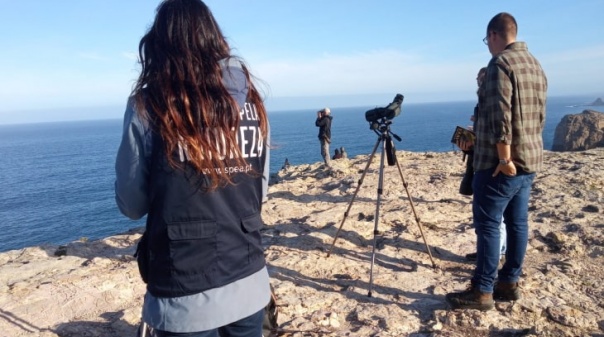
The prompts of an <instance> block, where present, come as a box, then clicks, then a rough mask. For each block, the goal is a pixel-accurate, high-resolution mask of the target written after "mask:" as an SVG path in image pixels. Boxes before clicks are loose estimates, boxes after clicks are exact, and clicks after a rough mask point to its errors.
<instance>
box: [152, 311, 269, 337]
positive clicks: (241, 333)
mask: <svg viewBox="0 0 604 337" xmlns="http://www.w3.org/2000/svg"><path fill="white" fill-rule="evenodd" d="M263 320H264V308H263V309H261V310H260V311H258V312H257V313H255V314H252V315H251V316H248V317H246V318H243V319H240V320H239V321H237V322H233V323H230V324H228V325H225V326H223V327H220V328H218V329H213V330H208V331H200V332H184V333H182V332H181V333H179V332H168V331H159V330H155V331H154V333H153V334H152V335H151V337H262V321H263Z"/></svg>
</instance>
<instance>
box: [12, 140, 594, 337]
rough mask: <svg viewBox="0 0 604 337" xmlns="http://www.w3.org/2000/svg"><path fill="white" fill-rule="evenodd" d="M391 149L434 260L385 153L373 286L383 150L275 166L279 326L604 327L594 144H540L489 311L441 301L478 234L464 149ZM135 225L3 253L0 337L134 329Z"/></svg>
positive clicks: (436, 335)
mask: <svg viewBox="0 0 604 337" xmlns="http://www.w3.org/2000/svg"><path fill="white" fill-rule="evenodd" d="M397 158H398V161H399V163H400V164H401V169H402V171H403V174H404V178H405V181H406V183H407V184H408V190H409V193H410V196H411V200H412V201H413V205H414V208H415V211H416V212H417V216H418V217H419V218H420V223H421V225H422V228H423V233H424V234H425V238H426V240H427V242H428V244H429V246H430V249H431V251H432V255H433V257H434V260H435V263H436V265H437V266H436V268H433V266H432V264H431V262H430V259H429V256H428V254H427V253H426V247H425V245H424V241H423V239H422V235H421V233H420V230H419V226H418V224H417V222H416V219H415V216H414V214H413V211H412V207H411V203H410V201H409V199H408V196H407V193H406V191H405V188H404V186H403V184H402V182H401V178H400V176H399V172H398V170H397V168H396V167H393V166H386V167H385V168H384V185H383V186H384V187H383V191H382V194H381V196H382V199H381V205H380V213H379V217H377V219H378V228H377V230H378V233H377V234H376V235H375V239H376V241H375V242H376V255H375V258H376V259H375V264H374V266H373V286H372V297H368V296H367V295H368V290H369V271H370V266H371V252H372V246H373V239H374V220H375V219H376V216H375V211H376V197H377V186H378V177H379V174H378V173H379V169H378V166H379V158H375V159H374V161H373V162H372V163H371V165H370V167H369V169H368V172H367V174H366V176H365V178H364V181H363V182H362V184H361V186H359V178H360V176H361V173H362V170H363V169H364V167H365V165H366V163H367V159H368V158H367V156H359V157H356V158H351V159H346V160H334V161H332V168H326V167H325V166H324V165H321V164H312V165H300V166H291V167H290V168H288V169H287V170H282V171H280V172H279V173H277V174H275V175H274V176H273V177H271V180H272V184H271V186H270V187H269V195H268V201H267V202H266V203H265V204H264V205H263V209H262V212H263V214H262V215H263V219H264V221H265V223H266V226H265V227H264V228H263V230H262V231H261V234H262V236H263V240H264V246H265V248H266V259H267V262H268V269H269V273H270V276H271V283H272V285H273V287H274V289H275V294H276V297H277V307H278V310H279V321H278V323H279V325H280V329H281V332H280V336H281V337H307V336H308V337H311V336H312V337H316V336H328V337H338V336H349V337H354V336H359V337H367V336H376V337H377V336H384V337H385V336H390V337H393V336H397V337H399V336H400V337H402V336H426V337H427V336H430V337H445V336H446V337H458V336H459V337H461V336H464V337H465V336H600V335H602V334H603V333H604V310H602V308H604V282H602V276H603V275H604V231H603V229H604V207H602V206H601V205H604V175H603V174H602V171H601V167H600V166H601V165H602V163H604V148H599V149H593V150H589V151H583V152H566V153H560V152H550V151H546V152H545V164H544V165H543V167H544V168H543V171H542V172H540V173H539V174H538V175H537V177H536V179H535V181H534V184H533V190H532V192H531V200H530V204H529V207H530V211H529V226H530V227H529V230H530V232H529V247H528V249H527V255H526V260H525V265H524V269H523V273H522V276H521V279H520V287H521V294H522V298H521V299H520V300H518V301H516V302H497V303H496V305H495V309H493V310H490V311H487V312H480V311H476V310H456V311H451V310H449V308H448V307H447V304H446V302H445V300H444V296H445V294H446V293H448V292H451V291H459V290H463V289H464V288H465V287H466V286H467V285H468V284H469V279H470V277H471V275H472V272H473V269H474V264H473V262H470V261H467V260H466V259H465V258H464V255H465V254H467V253H470V252H473V251H475V249H476V248H475V242H476V235H475V233H474V228H473V227H472V215H471V207H472V205H471V200H472V199H471V197H468V196H462V195H460V194H459V193H458V187H459V182H460V180H461V178H462V174H463V172H464V171H465V163H464V162H462V161H461V154H460V153H454V152H446V153H411V152H403V151H399V152H397ZM443 163H447V165H443ZM357 187H359V191H358V194H357V197H356V199H355V202H354V203H353V204H352V206H351V208H350V210H349V212H348V213H349V214H348V216H347V217H346V221H345V222H344V223H342V220H343V219H344V213H345V212H347V208H348V205H349V203H350V200H351V198H352V194H353V193H354V191H355V190H356V189H357ZM340 226H341V231H339V232H338V229H339V228H340ZM337 232H338V233H339V234H338V236H337V238H338V240H337V241H336V242H335V244H334V246H333V250H332V251H331V255H330V256H329V257H327V252H328V250H329V249H330V248H331V246H332V243H333V242H334V238H335V237H336V233H337ZM141 233H142V229H137V230H135V231H130V232H128V233H125V234H123V235H118V236H114V237H109V238H106V239H103V240H97V241H89V242H79V241H78V242H72V243H70V244H67V245H65V246H62V247H59V246H45V247H30V248H25V249H20V250H13V251H9V252H5V253H0V337H85V336H96V337H117V336H120V337H121V336H135V333H136V328H137V325H138V324H139V321H140V310H141V304H142V299H143V295H144V292H145V285H144V284H143V282H142V281H141V280H140V277H139V275H138V270H137V267H136V262H135V260H134V259H133V257H132V254H133V253H134V249H135V248H136V243H137V241H138V239H139V238H140V236H141ZM250 291H252V290H250Z"/></svg>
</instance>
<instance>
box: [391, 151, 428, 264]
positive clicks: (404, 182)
mask: <svg viewBox="0 0 604 337" xmlns="http://www.w3.org/2000/svg"><path fill="white" fill-rule="evenodd" d="M394 159H395V162H396V167H397V168H398V173H399V174H400V176H401V180H402V181H403V187H405V192H407V199H409V204H410V205H411V210H412V211H413V216H414V217H415V222H416V223H417V226H418V227H419V232H420V233H421V235H422V239H423V240H424V245H425V246H426V250H427V251H428V255H429V256H430V261H431V262H432V268H436V263H434V259H433V258H432V252H430V246H428V241H426V236H425V235H424V230H423V229H422V224H421V222H420V221H419V217H418V216H417V212H416V211H415V206H413V199H411V194H410V193H409V189H408V185H407V182H406V181H405V177H404V176H403V171H402V170H401V165H400V164H399V163H398V159H397V158H396V156H395V157H394Z"/></svg>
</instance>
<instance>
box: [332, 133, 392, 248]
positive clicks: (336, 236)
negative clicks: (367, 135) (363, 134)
mask: <svg viewBox="0 0 604 337" xmlns="http://www.w3.org/2000/svg"><path fill="white" fill-rule="evenodd" d="M380 141H381V138H378V140H377V142H375V146H373V151H371V155H370V156H369V160H367V164H366V165H365V169H363V174H362V175H361V179H359V184H358V185H357V188H356V190H355V191H354V194H353V195H352V200H350V203H349V204H348V208H347V209H346V212H344V218H343V219H342V222H341V223H340V227H339V228H338V231H337V232H336V235H335V236H334V237H333V242H332V243H331V246H330V247H329V250H328V251H327V257H329V256H330V255H331V251H332V250H333V247H334V245H335V244H336V240H337V239H338V236H339V235H340V231H341V230H342V227H343V226H344V222H345V221H346V218H348V212H350V208H351V207H352V204H353V203H354V199H356V197H357V193H359V190H360V189H361V185H363V179H365V174H367V169H369V165H370V164H371V161H372V160H373V157H374V156H375V151H376V150H377V147H378V145H380Z"/></svg>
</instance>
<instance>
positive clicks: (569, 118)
mask: <svg viewBox="0 0 604 337" xmlns="http://www.w3.org/2000/svg"><path fill="white" fill-rule="evenodd" d="M596 147H604V113H602V112H598V111H594V110H584V111H583V112H582V113H580V114H575V115H566V116H564V117H563V118H562V120H561V121H560V123H558V126H556V131H555V133H554V144H553V146H552V150H553V151H584V150H589V149H593V148H596Z"/></svg>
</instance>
